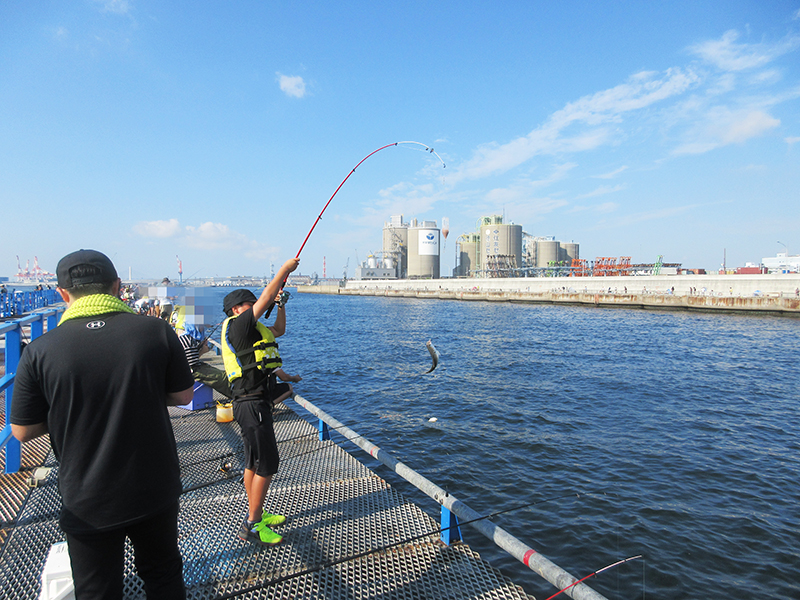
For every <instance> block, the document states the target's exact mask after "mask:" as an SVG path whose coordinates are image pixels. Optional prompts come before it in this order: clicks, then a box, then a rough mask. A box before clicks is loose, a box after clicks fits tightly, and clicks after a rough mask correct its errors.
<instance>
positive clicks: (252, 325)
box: [227, 308, 267, 399]
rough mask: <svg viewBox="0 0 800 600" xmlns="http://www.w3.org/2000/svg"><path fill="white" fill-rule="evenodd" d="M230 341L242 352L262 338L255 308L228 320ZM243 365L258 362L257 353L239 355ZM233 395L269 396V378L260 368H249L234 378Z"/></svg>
mask: <svg viewBox="0 0 800 600" xmlns="http://www.w3.org/2000/svg"><path fill="white" fill-rule="evenodd" d="M227 334H228V341H229V342H230V343H231V346H233V348H234V350H236V351H237V352H241V351H242V350H245V349H247V348H252V347H253V344H255V343H256V342H258V341H260V340H261V334H260V333H259V332H258V329H256V320H255V319H254V318H253V309H252V308H249V309H247V310H246V311H244V312H243V313H240V314H239V316H238V317H234V318H233V319H231V320H230V321H229V322H228V328H227ZM239 361H240V362H241V363H242V366H246V365H251V364H253V363H255V362H256V358H255V353H253V352H248V353H245V354H243V355H242V356H240V357H239ZM231 389H232V390H233V395H234V397H235V398H236V399H239V398H251V397H256V396H261V397H264V398H266V397H267V378H266V377H265V376H264V373H263V372H261V371H259V370H258V369H247V370H244V371H243V372H242V376H241V377H239V378H238V379H234V381H233V383H232V384H231Z"/></svg>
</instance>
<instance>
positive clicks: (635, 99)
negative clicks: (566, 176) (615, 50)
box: [449, 68, 699, 181]
mask: <svg viewBox="0 0 800 600" xmlns="http://www.w3.org/2000/svg"><path fill="white" fill-rule="evenodd" d="M698 81H699V78H698V76H697V75H695V74H694V73H693V72H692V71H686V72H684V71H682V70H681V69H677V68H676V69H667V70H666V71H665V72H664V73H663V75H662V76H661V77H658V76H657V74H656V73H653V72H642V73H637V74H635V75H633V76H632V77H630V78H629V79H628V81H627V82H626V83H623V84H621V85H618V86H616V87H613V88H610V89H607V90H603V91H601V92H597V93H595V94H592V95H589V96H584V97H583V98H580V99H579V100H577V101H575V102H570V103H568V104H567V105H566V106H565V107H564V108H562V109H561V110H558V111H556V112H555V113H553V114H552V115H551V116H550V118H549V119H548V120H547V121H546V122H545V123H544V124H543V125H542V126H541V127H539V128H537V129H535V130H533V131H531V132H530V133H529V134H528V135H526V136H524V137H520V138H517V139H515V140H512V141H511V142H508V143H507V144H503V145H498V144H486V145H484V146H481V147H479V148H478V149H477V150H476V151H475V153H474V155H473V157H472V158H471V159H470V160H468V161H466V162H465V163H464V164H463V165H462V166H461V167H460V168H459V169H458V170H457V171H456V173H455V175H451V176H450V178H449V179H450V180H451V181H459V180H463V179H478V178H481V177H487V176H489V175H494V174H498V173H503V172H505V171H508V170H509V169H512V168H514V167H517V166H519V165H520V164H522V163H524V162H526V161H528V160H530V159H531V158H533V157H534V156H537V155H542V154H557V153H563V152H581V151H586V150H592V149H595V148H597V147H599V146H601V145H603V144H606V143H608V142H609V141H610V140H611V139H612V135H613V130H612V129H611V128H610V127H608V125H609V124H612V123H619V122H620V121H621V120H622V117H623V115H625V114H626V113H629V112H632V111H637V110H641V109H644V108H647V107H649V106H651V105H652V104H654V103H657V102H659V101H661V100H665V99H667V98H670V97H672V96H676V95H678V94H681V93H683V92H685V91H686V90H687V89H689V88H690V87H691V86H693V85H695V84H696V83H697V82H698ZM580 125H583V126H588V129H583V130H579V131H577V132H575V133H570V131H568V130H572V129H574V128H575V127H578V126H580Z"/></svg>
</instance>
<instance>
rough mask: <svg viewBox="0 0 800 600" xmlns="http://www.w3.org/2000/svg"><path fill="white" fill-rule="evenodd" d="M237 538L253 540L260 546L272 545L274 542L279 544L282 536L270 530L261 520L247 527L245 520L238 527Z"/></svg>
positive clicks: (246, 540)
mask: <svg viewBox="0 0 800 600" xmlns="http://www.w3.org/2000/svg"><path fill="white" fill-rule="evenodd" d="M239 538H240V539H242V540H243V541H245V542H254V543H256V544H261V545H262V546H274V545H275V544H280V543H281V541H282V540H283V536H281V535H278V534H277V533H275V532H274V531H272V529H270V528H269V527H267V526H266V525H265V524H264V523H263V522H259V523H256V524H255V525H253V526H252V527H249V526H248V523H247V521H245V522H244V523H243V524H242V526H241V528H240V529H239Z"/></svg>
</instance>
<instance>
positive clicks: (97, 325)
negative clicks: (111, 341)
mask: <svg viewBox="0 0 800 600" xmlns="http://www.w3.org/2000/svg"><path fill="white" fill-rule="evenodd" d="M105 326H106V322H105V321H89V322H88V323H87V324H86V329H102V328H103V327H105Z"/></svg>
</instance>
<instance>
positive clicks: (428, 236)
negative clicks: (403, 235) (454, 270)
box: [408, 220, 440, 279]
mask: <svg viewBox="0 0 800 600" xmlns="http://www.w3.org/2000/svg"><path fill="white" fill-rule="evenodd" d="M439 238H440V234H439V228H438V227H437V226H436V221H421V222H419V223H417V221H416V220H414V222H413V225H412V226H411V227H409V228H408V277H409V278H414V277H416V278H430V279H438V278H439Z"/></svg>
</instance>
